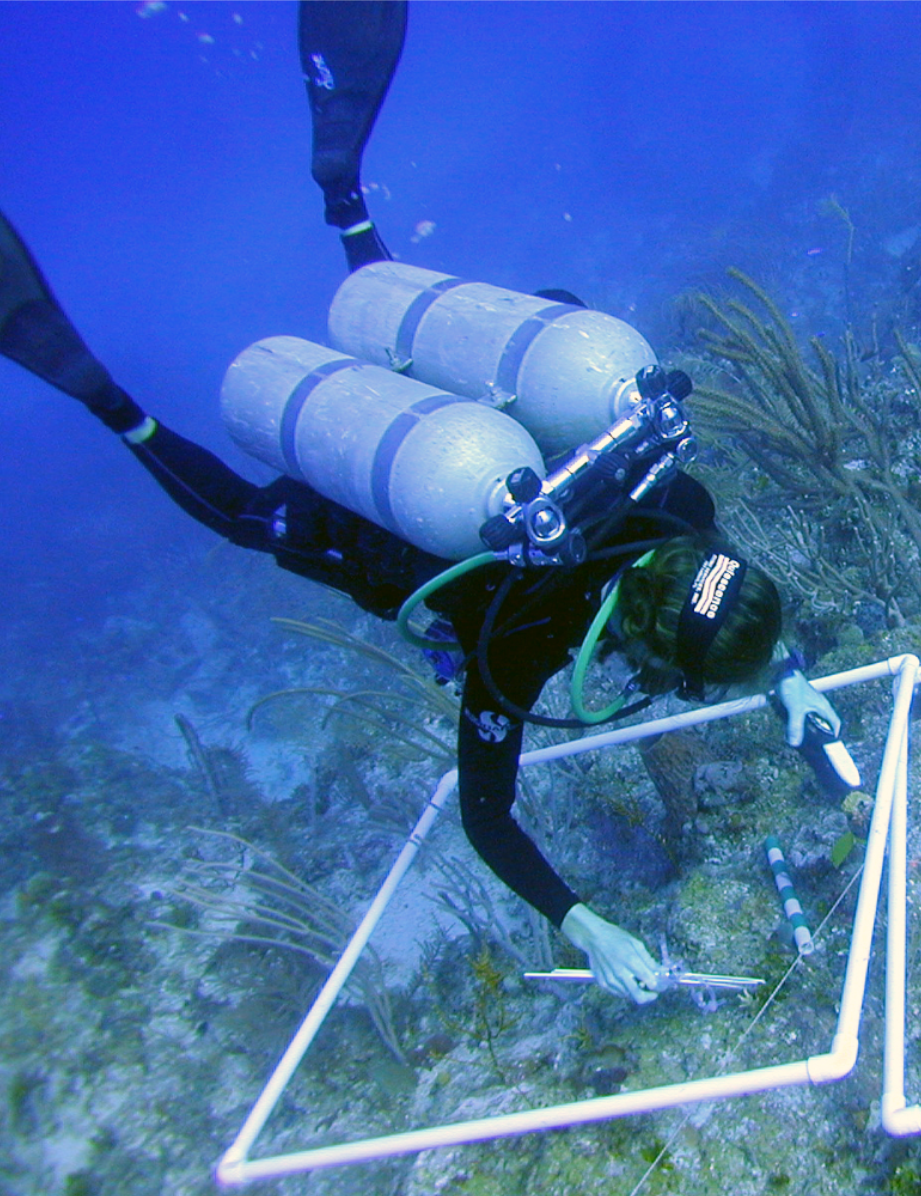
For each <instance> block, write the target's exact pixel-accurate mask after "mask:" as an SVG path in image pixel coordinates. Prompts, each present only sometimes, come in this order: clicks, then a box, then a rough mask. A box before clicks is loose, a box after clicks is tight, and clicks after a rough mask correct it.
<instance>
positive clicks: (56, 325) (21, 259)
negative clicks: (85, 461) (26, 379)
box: [0, 212, 144, 432]
mask: <svg viewBox="0 0 921 1196" xmlns="http://www.w3.org/2000/svg"><path fill="white" fill-rule="evenodd" d="M0 353H2V354H3V356H4V357H8V358H9V359H10V360H11V361H15V362H16V363H17V364H18V365H21V366H24V367H25V369H27V370H28V371H29V372H30V373H32V374H36V375H37V376H38V377H39V378H43V379H44V380H45V381H46V382H50V383H51V385H52V386H54V387H57V389H58V390H62V391H63V392H64V393H65V394H68V395H70V396H71V397H72V398H75V399H79V400H80V402H81V403H85V404H86V405H87V407H89V408H90V410H91V411H92V412H93V413H94V414H95V415H98V416H99V418H100V419H101V420H102V421H103V422H104V423H106V424H107V425H108V426H109V427H110V428H113V429H114V430H115V431H116V432H126V431H129V430H130V429H131V428H134V427H137V425H138V424H139V423H141V422H142V420H143V419H144V412H143V411H141V409H140V407H138V406H137V404H136V403H135V402H134V400H133V399H131V398H130V397H129V396H128V395H126V394H125V392H124V391H123V390H122V389H121V388H120V387H119V386H116V384H115V383H114V382H113V381H112V378H111V376H110V374H109V371H108V370H107V369H106V367H105V366H104V365H103V364H102V363H101V362H100V361H97V359H96V358H95V357H94V356H93V354H92V353H91V352H90V351H89V349H88V348H87V347H86V345H85V344H84V342H83V338H82V337H81V336H80V334H79V332H77V330H76V328H74V326H73V324H71V322H70V320H69V319H68V318H67V316H66V315H65V313H64V310H63V308H62V307H61V305H60V304H59V303H58V301H57V299H55V297H54V295H53V293H52V291H51V288H50V287H49V286H48V283H47V282H46V281H45V278H44V276H43V275H42V272H41V270H40V269H39V268H38V265H37V263H36V261H35V259H34V258H33V257H32V254H31V253H30V252H29V250H28V249H27V248H26V246H25V244H24V243H23V241H22V238H21V237H20V236H19V234H18V233H17V232H16V230H15V229H14V228H13V226H12V224H10V222H9V221H8V220H7V218H6V217H5V216H4V215H3V213H2V212H0Z"/></svg>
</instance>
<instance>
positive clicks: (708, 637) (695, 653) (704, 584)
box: [676, 550, 748, 701]
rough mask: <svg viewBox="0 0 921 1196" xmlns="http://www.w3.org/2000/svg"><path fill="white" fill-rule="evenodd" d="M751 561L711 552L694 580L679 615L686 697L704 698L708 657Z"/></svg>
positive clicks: (681, 658) (678, 652)
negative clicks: (747, 561)
mask: <svg viewBox="0 0 921 1196" xmlns="http://www.w3.org/2000/svg"><path fill="white" fill-rule="evenodd" d="M747 567H748V566H747V564H746V562H745V561H744V560H742V558H741V557H737V556H736V555H735V554H731V553H728V552H721V551H719V550H716V551H714V552H711V553H710V554H709V555H708V556H707V557H706V559H705V560H704V562H703V564H702V565H701V566H700V568H699V569H698V571H697V575H696V576H695V578H694V580H693V581H692V582H691V588H690V589H689V590H688V596H687V598H686V599H685V601H684V606H683V607H682V609H681V615H680V616H679V619H678V636H677V645H676V648H677V657H678V664H679V666H680V668H681V671H682V672H683V673H684V683H683V685H682V687H681V690H680V692H681V696H682V697H683V698H693V699H695V700H697V701H703V689H704V681H703V671H704V658H705V657H706V655H707V652H708V651H709V648H710V645H711V644H712V643H713V641H714V639H715V638H716V636H717V634H718V633H719V630H720V628H721V627H722V626H723V624H724V623H725V622H726V619H727V617H728V615H729V613H730V611H731V610H732V609H733V607H734V606H735V603H736V599H737V598H738V596H739V591H740V590H741V589H742V581H743V579H744V577H745V571H746V569H747Z"/></svg>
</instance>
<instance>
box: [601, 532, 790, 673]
mask: <svg viewBox="0 0 921 1196" xmlns="http://www.w3.org/2000/svg"><path fill="white" fill-rule="evenodd" d="M714 544H718V545H719V546H720V547H725V545H722V544H719V542H718V541H715V540H714V539H713V538H711V537H706V536H702V535H697V536H676V537H675V538H674V539H671V540H666V542H665V543H664V544H663V545H662V547H661V548H658V549H656V552H655V555H654V556H653V558H652V559H651V560H650V561H649V563H648V564H646V565H644V566H643V567H642V568H630V569H628V570H627V571H626V572H625V573H624V575H623V576H622V577H621V579H620V589H619V592H618V598H617V607H618V612H619V614H620V626H621V635H622V637H623V638H624V639H625V640H626V641H629V640H638V641H639V642H640V643H641V644H642V645H643V646H644V647H645V648H647V649H648V650H649V651H650V652H653V653H655V655H656V656H657V657H659V659H660V660H661V661H662V663H663V665H664V666H665V668H666V669H667V670H672V671H678V670H679V667H680V666H679V665H678V658H677V635H678V619H679V616H680V615H681V610H682V607H683V606H684V602H685V599H686V598H687V596H688V591H689V589H690V587H691V583H692V582H693V580H694V578H695V576H696V575H697V571H698V569H699V568H700V566H701V564H702V563H703V561H704V558H705V557H707V556H708V555H709V554H710V552H712V551H713V548H714ZM781 624H782V613H781V605H780V595H779V594H778V593H777V587H776V586H775V585H774V583H773V581H771V579H770V578H769V577H768V576H767V574H766V573H764V572H762V570H760V569H758V568H756V567H755V566H753V565H749V566H748V568H747V569H746V571H745V578H744V580H743V582H742V588H741V590H740V591H739V596H738V598H737V600H736V602H735V603H734V605H733V607H732V609H731V610H730V611H729V613H728V614H727V617H726V621H725V622H724V624H723V626H722V627H721V628H720V629H719V631H718V632H717V634H716V638H715V639H714V640H713V643H712V644H711V645H710V647H709V649H708V651H707V654H706V656H705V657H704V664H703V677H702V680H703V681H704V683H708V684H711V685H732V684H736V683H738V682H742V681H750V680H753V679H755V678H756V677H757V676H758V674H759V673H760V672H761V671H762V670H765V669H766V668H767V666H768V665H769V664H770V661H771V655H772V653H773V650H774V645H775V643H776V642H777V640H778V639H779V638H780V633H781ZM652 672H653V673H655V672H656V670H655V669H652ZM650 679H652V678H650ZM663 680H664V678H663Z"/></svg>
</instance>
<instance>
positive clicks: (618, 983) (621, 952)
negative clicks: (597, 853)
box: [560, 904, 661, 1005]
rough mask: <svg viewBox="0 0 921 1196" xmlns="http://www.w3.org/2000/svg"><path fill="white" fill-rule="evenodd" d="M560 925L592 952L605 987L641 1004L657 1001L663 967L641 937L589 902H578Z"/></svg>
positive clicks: (592, 963)
mask: <svg viewBox="0 0 921 1196" xmlns="http://www.w3.org/2000/svg"><path fill="white" fill-rule="evenodd" d="M560 929H561V930H562V931H563V934H565V935H566V937H567V938H568V939H569V941H570V942H571V943H572V944H573V946H575V947H578V948H579V949H580V950H581V951H584V952H585V953H586V955H587V956H588V963H589V967H590V968H591V969H592V975H593V976H594V977H595V979H596V980H597V981H598V983H599V984H600V985H601V987H602V988H604V989H607V991H608V992H610V993H615V994H616V995H617V996H620V997H630V998H631V1000H634V1001H636V1003H637V1005H645V1004H646V1003H647V1002H648V1001H654V1000H655V999H656V997H657V996H658V991H657V990H658V988H659V987H660V972H661V969H660V967H659V965H658V964H657V963H656V961H655V960H654V959H653V958H652V956H651V955H650V954H649V952H648V951H647V950H646V948H645V947H644V946H643V944H642V943H641V942H640V940H639V939H635V938H634V937H633V935H632V934H628V933H627V931H626V930H622V929H621V928H620V927H619V926H615V925H614V923H613V922H606V921H605V920H604V918H599V916H598V915H597V914H594V913H592V911H591V910H590V909H589V908H588V906H587V905H582V904H579V905H574V906H573V907H572V909H571V910H570V911H569V913H568V914H567V915H566V917H565V918H564V919H563V922H562V925H561V926H560Z"/></svg>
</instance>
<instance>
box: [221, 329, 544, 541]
mask: <svg viewBox="0 0 921 1196" xmlns="http://www.w3.org/2000/svg"><path fill="white" fill-rule="evenodd" d="M221 408H222V412H223V416H224V422H225V424H226V426H227V429H228V431H229V433H230V435H231V437H232V438H233V440H234V441H235V442H236V443H237V444H238V445H239V446H240V447H241V448H242V449H244V450H245V451H246V452H248V453H250V454H252V456H254V457H257V458H258V459H259V460H261V461H264V462H265V463H266V464H267V465H271V466H273V467H274V468H275V469H278V470H280V471H281V472H282V473H286V474H289V475H290V476H291V477H294V478H299V479H302V480H304V481H306V482H308V483H309V484H310V485H311V486H313V487H314V489H315V490H317V491H319V492H320V493H321V494H323V495H325V496H326V497H327V498H331V499H332V500H333V501H334V502H337V503H340V504H341V505H342V506H344V507H348V508H349V509H350V510H352V511H355V512H357V513H358V514H360V515H364V516H365V517H366V518H367V519H370V520H372V521H373V522H374V523H377V524H379V525H380V526H381V527H385V528H387V529H389V530H390V531H392V532H394V533H395V534H396V535H398V536H401V537H402V538H403V539H404V540H407V541H408V542H409V543H411V544H415V545H416V546H417V547H418V548H422V549H424V550H425V551H426V552H431V553H434V554H435V555H436V556H440V557H446V558H448V559H450V560H463V559H464V558H466V557H469V556H472V555H473V554H475V553H477V552H482V551H483V544H482V542H481V540H480V538H479V529H480V527H481V526H482V524H483V523H484V522H485V521H486V520H487V519H489V518H490V517H491V516H492V515H497V514H499V512H500V511H501V510H502V509H503V499H504V497H505V493H506V487H505V480H506V478H507V477H508V475H509V474H510V473H511V472H512V470H514V469H518V468H520V467H522V466H529V467H530V468H531V469H533V470H534V471H535V473H537V474H538V475H539V476H540V477H544V475H545V473H546V470H545V468H544V462H543V460H542V458H541V454H540V451H539V449H538V448H537V445H536V444H535V443H534V440H533V439H532V437H531V436H530V435H529V434H528V432H527V431H526V430H525V429H524V428H523V427H522V426H521V425H520V424H519V423H516V421H515V420H513V419H510V418H509V417H508V416H507V415H503V414H502V412H500V411H496V410H493V409H492V408H491V407H488V406H485V405H483V404H482V403H476V402H472V401H471V400H470V399H467V398H461V397H459V396H458V395H457V394H451V393H445V391H444V390H441V389H439V388H437V387H435V386H430V385H424V384H423V383H422V382H416V381H413V380H412V379H411V378H405V377H402V376H401V375H400V374H396V373H393V372H392V371H391V370H388V369H383V368H381V367H380V366H379V365H373V364H369V363H368V362H367V361H357V360H356V359H355V358H354V357H349V356H346V355H344V354H342V353H338V352H336V351H335V350H334V349H328V348H326V347H324V346H323V345H317V344H314V343H312V342H311V341H305V340H301V339H299V338H298V337H293V336H274V337H269V338H267V339H266V340H261V341H257V342H256V344H254V345H251V346H250V347H249V348H248V349H245V350H244V351H243V352H242V353H241V354H240V355H239V356H238V357H237V358H236V360H235V361H233V362H232V364H231V365H230V367H229V369H228V370H227V373H226V375H225V377H224V382H223V386H222V388H221Z"/></svg>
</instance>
